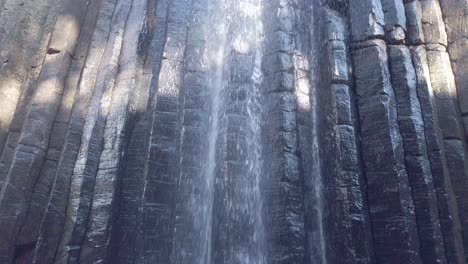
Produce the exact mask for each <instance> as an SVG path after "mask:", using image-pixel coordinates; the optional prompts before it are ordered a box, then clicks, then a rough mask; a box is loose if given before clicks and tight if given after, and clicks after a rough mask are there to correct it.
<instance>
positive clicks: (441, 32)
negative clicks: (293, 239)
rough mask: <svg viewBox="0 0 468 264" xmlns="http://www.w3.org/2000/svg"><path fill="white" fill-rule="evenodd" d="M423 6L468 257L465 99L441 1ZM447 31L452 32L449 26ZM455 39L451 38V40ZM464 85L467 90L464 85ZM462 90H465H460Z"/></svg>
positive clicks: (432, 73)
mask: <svg viewBox="0 0 468 264" xmlns="http://www.w3.org/2000/svg"><path fill="white" fill-rule="evenodd" d="M420 3H421V11H422V12H421V13H422V16H421V21H422V29H423V32H424V44H425V45H426V49H427V52H426V53H427V62H428V66H429V73H430V77H431V84H432V88H433V91H434V97H435V101H436V105H437V112H438V118H439V123H440V128H441V130H442V137H443V141H444V146H445V154H446V157H447V164H448V170H449V173H450V177H451V180H452V185H453V188H454V191H455V196H456V198H457V203H458V211H459V217H460V220H461V225H462V232H463V240H464V248H465V256H466V253H467V252H468V194H467V193H466V191H465V190H466V189H468V186H467V185H468V164H467V160H466V157H467V147H466V142H465V134H464V128H463V123H462V120H461V111H460V106H462V102H463V98H461V99H462V101H459V98H458V94H457V86H456V83H455V78H454V72H453V69H452V67H451V58H450V57H449V54H448V53H447V51H446V47H447V45H448V40H447V32H446V27H445V24H444V20H443V16H442V11H441V9H440V5H439V1H437V0H421V1H420ZM447 28H449V29H450V27H447ZM452 33H453V34H452ZM451 36H452V37H453V36H455V32H451ZM454 40H455V39H451V41H454ZM454 59H455V58H454ZM462 76H463V75H462ZM461 85H462V87H464V86H463V85H464V84H461ZM465 85H466V84H465ZM460 90H463V88H461V87H460ZM462 93H463V92H462ZM459 103H461V104H459Z"/></svg>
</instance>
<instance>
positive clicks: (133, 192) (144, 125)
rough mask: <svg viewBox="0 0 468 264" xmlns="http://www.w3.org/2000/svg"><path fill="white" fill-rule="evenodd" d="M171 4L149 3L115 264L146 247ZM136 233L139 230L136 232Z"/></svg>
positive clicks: (129, 260) (115, 239)
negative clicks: (144, 227) (150, 159)
mask: <svg viewBox="0 0 468 264" xmlns="http://www.w3.org/2000/svg"><path fill="white" fill-rule="evenodd" d="M168 5H169V1H167V0H164V1H158V2H157V3H156V2H151V1H149V3H148V7H147V13H146V33H145V32H141V35H140V36H141V37H140V41H142V40H143V39H144V42H143V43H145V44H143V43H140V44H139V48H143V49H142V50H139V52H138V54H140V55H141V56H144V57H145V62H144V66H143V74H142V75H141V84H140V85H141V86H140V91H139V92H138V94H139V95H138V100H137V102H136V103H135V108H136V110H137V116H136V117H135V119H136V120H135V125H134V127H133V129H132V130H131V132H129V134H130V135H129V137H130V139H129V142H128V144H127V145H126V148H125V166H124V169H123V170H122V171H121V172H120V173H121V174H122V175H121V176H120V178H121V179H120V192H119V196H120V197H119V214H118V216H117V219H116V222H117V223H116V224H117V226H118V227H119V228H113V237H112V247H113V248H114V249H115V250H116V252H117V254H116V255H114V256H113V257H112V258H111V260H112V261H114V262H115V263H134V262H135V259H136V258H137V254H138V252H141V250H143V246H144V245H143V244H142V243H141V242H140V243H138V241H141V240H139V238H140V237H141V235H142V233H141V232H140V231H139V227H140V225H141V219H142V218H141V217H142V214H141V213H142V211H141V210H140V208H141V201H142V199H143V197H142V192H143V177H144V175H145V173H146V172H145V162H146V157H147V155H148V151H149V148H150V146H149V145H150V138H151V136H150V135H151V129H150V127H151V122H152V116H153V109H154V105H155V103H156V99H157V98H156V96H155V94H156V91H157V88H158V85H157V83H158V80H159V70H160V67H161V60H162V53H163V50H164V45H165V42H166V26H165V25H166V22H167V13H168ZM135 230H138V231H137V232H136V231H135Z"/></svg>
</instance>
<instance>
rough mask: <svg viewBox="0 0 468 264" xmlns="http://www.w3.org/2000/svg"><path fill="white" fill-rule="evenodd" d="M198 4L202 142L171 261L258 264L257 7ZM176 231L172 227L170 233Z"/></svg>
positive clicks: (250, 3)
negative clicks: (203, 96)
mask: <svg viewBox="0 0 468 264" xmlns="http://www.w3.org/2000/svg"><path fill="white" fill-rule="evenodd" d="M202 2H205V3H207V8H206V9H205V10H204V11H202V12H206V14H205V18H204V19H205V20H204V21H203V22H204V25H205V26H206V31H202V32H204V33H203V34H204V36H198V38H200V39H201V41H202V42H203V43H204V48H205V49H204V50H203V55H202V57H201V58H200V60H201V61H203V62H204V64H205V65H204V69H205V71H204V72H202V73H200V75H201V76H203V78H202V79H203V82H204V83H203V84H204V85H203V87H204V88H203V89H206V93H207V99H205V102H204V103H205V109H207V110H208V111H209V115H208V118H206V119H205V124H204V126H205V127H206V129H205V130H204V131H205V133H206V135H201V136H202V137H204V138H203V139H201V140H197V144H199V145H200V146H198V149H199V150H200V153H199V155H198V157H197V161H196V163H197V165H198V166H197V167H198V168H200V169H199V170H198V171H196V172H195V175H187V178H189V179H190V181H191V186H190V187H189V191H190V192H192V193H189V194H187V195H186V197H187V199H186V200H185V202H184V201H182V203H186V204H187V206H186V207H185V208H187V211H186V212H182V213H181V214H185V215H188V219H191V220H187V221H185V222H184V224H181V225H180V226H183V225H185V226H183V227H182V228H186V229H187V228H188V230H190V231H188V233H189V236H190V239H191V240H192V241H191V242H187V241H180V238H183V236H177V235H176V236H175V241H174V249H173V252H174V253H173V255H174V262H175V263H200V264H206V263H220V261H221V262H222V263H253V264H256V263H258V264H261V263H265V255H266V254H265V249H264V240H265V235H264V226H263V221H262V196H261V191H260V180H261V176H262V160H261V143H260V142H261V135H260V133H261V130H260V127H261V107H260V84H261V83H262V78H263V76H262V72H261V62H262V37H263V36H262V34H263V33H262V23H261V17H260V16H261V10H262V9H261V1H260V0H242V1H229V0H222V1H218V0H208V1H198V2H197V1H195V5H197V4H202ZM194 19H197V18H196V17H195V18H194ZM201 20H203V18H202V19H201ZM195 22H200V21H195ZM189 34H190V33H189ZM186 86H187V85H186ZM187 87H188V86H187ZM187 89H190V88H187ZM183 138H184V137H183ZM183 138H182V140H184V139H183ZM182 144H184V142H182ZM184 162H185V161H184V160H182V161H181V163H182V164H184ZM179 184H182V185H183V184H185V183H179ZM177 217H178V216H176V218H177ZM185 217H187V216H185ZM176 221H177V220H176ZM187 225H188V227H187ZM177 228H178V226H177V224H176V233H177V232H178V231H177ZM220 243H222V244H223V245H220Z"/></svg>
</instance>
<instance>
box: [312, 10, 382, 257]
mask: <svg viewBox="0 0 468 264" xmlns="http://www.w3.org/2000/svg"><path fill="white" fill-rule="evenodd" d="M321 9H322V10H321V12H322V16H323V22H324V23H326V24H325V30H324V32H323V35H324V36H323V38H324V43H325V45H326V46H325V47H326V49H327V53H325V54H324V55H322V56H323V58H324V59H323V60H324V61H325V62H326V63H327V65H328V67H323V68H324V69H322V70H321V71H320V75H321V76H320V77H321V82H322V84H323V85H321V86H320V87H321V91H320V93H319V94H320V97H319V98H320V99H319V103H320V109H321V111H322V112H323V113H324V116H323V117H322V120H323V124H322V129H323V132H322V133H323V135H322V136H321V140H322V142H323V143H322V144H323V146H322V147H321V151H322V154H321V156H322V157H335V158H333V159H323V161H322V163H323V165H322V174H323V175H324V180H323V181H324V186H325V193H326V194H325V197H326V198H325V208H326V216H325V219H326V220H325V223H326V226H327V227H326V230H327V236H326V239H327V245H328V247H327V261H328V262H329V263H355V262H356V261H357V262H359V263H373V262H375V259H374V252H373V246H372V234H371V226H370V224H369V213H368V205H367V194H366V191H365V187H366V186H365V182H364V178H363V177H364V175H363V172H362V165H361V157H360V153H359V142H358V138H357V131H356V128H357V126H356V125H357V124H356V122H357V112H356V106H355V94H354V91H353V86H352V85H353V81H352V76H351V73H350V69H351V65H350V64H351V60H350V58H349V55H348V41H349V39H348V28H347V27H346V21H347V16H346V11H347V10H346V8H345V7H344V6H343V5H340V3H339V2H337V1H335V2H331V3H330V4H329V5H326V6H324V7H322V8H321ZM330 102H331V103H330ZM325 113H326V114H325ZM331 219H336V220H331ZM338 252H339V253H338Z"/></svg>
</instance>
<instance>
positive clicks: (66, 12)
mask: <svg viewBox="0 0 468 264" xmlns="http://www.w3.org/2000/svg"><path fill="white" fill-rule="evenodd" d="M86 10H87V3H83V2H76V1H65V2H64V3H63V9H62V10H61V13H60V15H59V17H58V18H57V22H56V28H55V30H54V33H53V36H52V39H51V41H50V43H49V48H48V52H47V53H48V55H47V56H46V58H45V60H44V66H43V68H42V71H41V74H40V76H39V80H38V87H37V89H36V92H35V94H34V95H33V98H32V99H31V105H30V107H29V110H28V113H27V114H26V118H25V121H24V126H23V130H22V132H21V135H20V138H19V141H18V146H17V147H16V150H15V153H14V158H13V162H12V164H11V166H10V169H9V172H8V176H7V178H6V180H5V183H4V185H3V186H2V189H1V193H0V216H1V218H2V219H4V220H2V223H1V225H0V229H1V230H2V234H4V235H2V237H1V240H0V262H4V263H10V262H11V261H12V259H13V254H14V244H15V240H16V236H17V235H18V233H19V231H20V228H21V227H22V225H23V223H24V221H25V217H26V212H27V208H28V206H29V203H30V202H31V200H30V199H31V197H32V193H33V190H34V185H35V183H36V181H37V178H38V177H39V175H40V170H41V167H42V165H43V162H44V160H45V156H46V151H47V149H48V145H49V144H48V143H49V136H50V132H51V129H52V125H53V122H54V120H55V115H56V114H57V111H58V108H59V106H60V100H61V97H62V96H61V95H62V92H63V88H64V80H65V77H66V75H67V72H68V69H69V67H70V65H71V60H72V58H71V56H70V53H73V52H74V50H75V46H76V43H77V39H78V36H79V33H80V30H81V24H82V19H83V17H84V15H85V13H86Z"/></svg>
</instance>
